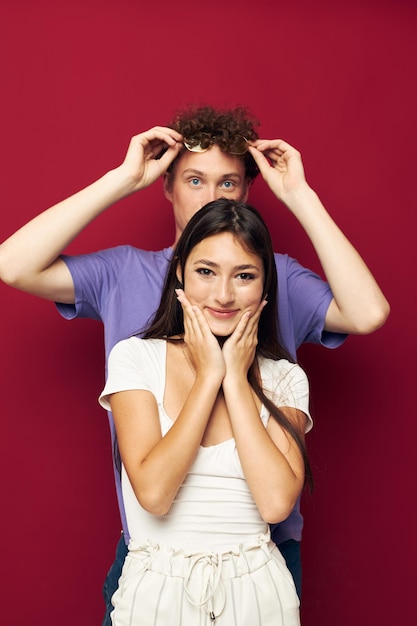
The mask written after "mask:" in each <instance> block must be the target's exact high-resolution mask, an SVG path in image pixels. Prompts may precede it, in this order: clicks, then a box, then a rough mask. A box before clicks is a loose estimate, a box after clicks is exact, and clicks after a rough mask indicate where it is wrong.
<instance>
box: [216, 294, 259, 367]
mask: <svg viewBox="0 0 417 626" xmlns="http://www.w3.org/2000/svg"><path fill="white" fill-rule="evenodd" d="M266 304H267V301H266V300H262V302H261V303H260V305H259V306H258V308H257V310H256V311H255V312H254V313H252V312H251V311H246V312H245V313H243V315H242V317H241V319H240V321H239V323H238V325H237V326H236V328H235V330H234V331H233V333H232V334H231V335H230V337H229V338H228V339H227V340H226V341H225V343H224V345H223V357H224V360H225V363H226V376H227V377H229V376H238V377H244V378H245V379H246V378H247V374H248V370H249V368H250V366H251V365H252V363H253V359H254V358H255V352H256V346H257V345H258V324H259V318H260V316H261V313H262V311H263V309H264V307H265V306H266Z"/></svg>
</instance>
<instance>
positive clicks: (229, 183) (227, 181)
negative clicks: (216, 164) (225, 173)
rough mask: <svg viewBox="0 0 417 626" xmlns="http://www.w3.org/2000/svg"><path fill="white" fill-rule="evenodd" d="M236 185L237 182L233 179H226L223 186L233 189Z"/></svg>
mask: <svg viewBox="0 0 417 626" xmlns="http://www.w3.org/2000/svg"><path fill="white" fill-rule="evenodd" d="M234 186H235V184H234V183H232V181H231V180H225V181H224V183H223V187H226V189H232V188H233V187H234Z"/></svg>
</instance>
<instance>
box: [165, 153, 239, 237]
mask: <svg viewBox="0 0 417 626" xmlns="http://www.w3.org/2000/svg"><path fill="white" fill-rule="evenodd" d="M164 190H165V196H166V198H167V199H168V200H169V201H170V202H172V207H173V211H174V219H175V243H176V242H177V241H178V239H179V237H180V235H181V233H182V231H183V230H184V228H185V226H186V224H187V223H188V222H189V220H190V219H191V217H192V216H193V215H194V214H195V213H196V212H197V211H199V210H200V209H201V208H202V207H203V206H204V205H205V204H207V203H208V202H211V201H212V200H217V199H218V198H229V199H233V200H242V201H246V199H247V195H248V183H247V181H246V179H245V166H244V163H243V161H242V160H241V159H239V158H238V157H236V156H233V155H231V154H227V153H226V152H222V151H221V150H220V148H218V147H217V146H212V147H211V148H209V149H208V150H207V151H206V152H203V153H196V152H189V151H188V150H184V152H183V154H182V155H181V156H179V157H178V159H177V161H176V163H175V168H174V170H173V172H172V173H171V174H167V175H166V177H165V179H164Z"/></svg>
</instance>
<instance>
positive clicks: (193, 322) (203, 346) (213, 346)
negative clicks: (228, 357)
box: [176, 289, 226, 381]
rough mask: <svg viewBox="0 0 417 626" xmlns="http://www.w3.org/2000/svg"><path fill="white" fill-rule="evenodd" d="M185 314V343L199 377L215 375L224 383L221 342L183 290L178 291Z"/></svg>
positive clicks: (224, 367) (224, 371)
mask: <svg viewBox="0 0 417 626" xmlns="http://www.w3.org/2000/svg"><path fill="white" fill-rule="evenodd" d="M176 293H177V297H178V300H179V302H180V303H181V306H182V310H183V313H184V342H185V345H186V347H187V349H188V350H189V353H190V357H191V361H192V365H193V367H194V369H195V372H196V375H197V376H200V375H201V376H207V375H209V374H215V375H216V376H218V377H219V381H222V380H223V378H224V375H225V373H226V366H225V362H224V358H223V354H222V350H221V348H220V346H219V342H218V341H217V339H216V337H215V336H214V335H213V333H212V332H211V330H210V327H209V325H208V323H207V320H206V318H205V317H204V315H203V312H202V311H201V310H200V309H199V308H198V307H197V306H193V305H192V304H191V303H190V301H189V300H188V299H187V297H186V296H185V293H184V291H183V290H182V289H177V290H176Z"/></svg>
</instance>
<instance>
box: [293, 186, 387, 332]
mask: <svg viewBox="0 0 417 626" xmlns="http://www.w3.org/2000/svg"><path fill="white" fill-rule="evenodd" d="M283 201H284V202H285V204H286V205H287V206H288V208H289V209H290V210H291V212H292V213H293V214H294V216H295V217H296V219H297V220H298V221H299V222H300V224H301V226H302V227H303V228H304V230H305V232H306V234H307V235H308V237H309V238H310V240H311V243H312V244H313V246H314V248H315V250H316V253H317V255H318V257H319V260H320V263H321V265H322V268H323V271H324V274H325V276H326V279H327V281H328V283H329V285H330V288H331V290H332V293H333V297H334V302H333V303H332V305H331V309H329V314H328V316H327V318H326V329H327V330H330V331H336V332H347V333H357V334H366V333H369V332H372V331H373V330H376V329H377V328H379V327H380V326H381V325H382V324H383V323H384V322H385V320H386V318H387V316H388V314H389V305H388V302H387V300H386V298H385V296H384V295H383V293H382V291H381V289H380V287H379V286H378V284H377V282H376V280H375V278H374V277H373V275H372V273H371V272H370V270H369V268H368V267H367V265H366V263H365V262H364V260H363V259H362V257H361V256H360V254H359V253H358V252H357V250H356V249H355V248H354V246H353V245H352V244H351V243H350V241H349V240H348V239H347V238H346V236H345V235H344V234H343V233H342V231H341V230H340V228H339V227H338V226H337V225H336V223H335V222H334V221H333V219H332V218H331V217H330V215H329V214H328V213H327V211H326V209H325V208H324V206H323V204H322V203H321V201H320V199H319V198H318V196H317V194H316V193H315V192H314V191H313V190H312V189H311V188H310V187H309V186H308V185H307V183H306V184H305V185H301V186H300V187H299V188H298V189H297V190H296V191H294V192H292V193H290V194H288V195H287V197H285V198H283Z"/></svg>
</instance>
